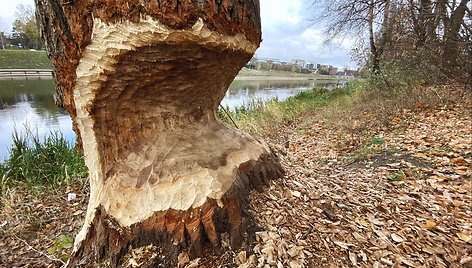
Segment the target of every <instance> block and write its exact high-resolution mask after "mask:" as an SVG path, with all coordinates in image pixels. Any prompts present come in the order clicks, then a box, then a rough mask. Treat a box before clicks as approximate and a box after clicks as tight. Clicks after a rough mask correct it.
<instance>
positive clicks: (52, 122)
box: [0, 79, 337, 161]
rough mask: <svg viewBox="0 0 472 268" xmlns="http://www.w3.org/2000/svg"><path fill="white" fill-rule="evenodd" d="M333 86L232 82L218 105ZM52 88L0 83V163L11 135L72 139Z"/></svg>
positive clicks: (28, 82) (37, 82) (49, 83)
mask: <svg viewBox="0 0 472 268" xmlns="http://www.w3.org/2000/svg"><path fill="white" fill-rule="evenodd" d="M336 85H337V82H332V81H331V82H330V81H316V80H243V79H238V80H235V81H234V82H233V83H232V84H231V86H230V88H229V90H228V92H227V93H226V96H225V98H224V99H223V101H222V103H221V104H222V105H223V106H224V107H229V108H230V109H232V108H234V107H237V106H241V105H244V103H247V102H248V101H250V99H254V98H256V99H262V100H269V99H273V98H278V99H279V100H285V99H286V98H288V97H289V96H293V95H295V94H297V93H299V92H301V91H304V90H309V89H311V88H313V87H324V88H333V87H335V86H336ZM53 92H54V85H53V81H52V80H50V79H46V80H44V79H42V80H39V79H30V80H0V161H2V160H3V159H4V158H5V157H6V156H7V155H8V150H9V148H10V146H11V144H12V134H13V132H14V131H15V130H16V131H17V132H18V133H20V134H21V133H25V132H26V130H28V131H31V132H33V134H34V135H38V136H39V137H40V138H41V139H42V138H43V137H44V136H45V135H47V134H49V133H51V132H55V131H60V132H61V133H62V134H63V135H64V137H66V138H67V139H68V140H70V141H71V142H73V141H74V139H75V135H74V132H73V131H72V126H71V120H70V117H69V116H68V115H67V113H66V112H65V111H64V110H62V109H60V108H58V107H56V105H55V104H54V100H53Z"/></svg>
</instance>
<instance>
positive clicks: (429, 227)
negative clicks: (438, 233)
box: [426, 221, 437, 229]
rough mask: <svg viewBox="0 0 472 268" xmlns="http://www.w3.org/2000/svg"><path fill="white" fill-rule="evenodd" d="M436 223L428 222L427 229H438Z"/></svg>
mask: <svg viewBox="0 0 472 268" xmlns="http://www.w3.org/2000/svg"><path fill="white" fill-rule="evenodd" d="M436 225H437V224H436V223H435V222H434V221H426V228H428V229H432V228H434V227H436Z"/></svg>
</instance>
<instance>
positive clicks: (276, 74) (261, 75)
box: [235, 68, 352, 81]
mask: <svg viewBox="0 0 472 268" xmlns="http://www.w3.org/2000/svg"><path fill="white" fill-rule="evenodd" d="M350 79H352V77H346V76H335V75H319V74H311V73H309V74H303V73H295V72H284V71H273V70H270V71H264V70H254V69H248V68H242V69H241V71H239V73H238V75H237V76H236V79H235V80H322V81H332V80H350Z"/></svg>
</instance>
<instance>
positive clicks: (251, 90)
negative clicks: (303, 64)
mask: <svg viewBox="0 0 472 268" xmlns="http://www.w3.org/2000/svg"><path fill="white" fill-rule="evenodd" d="M343 84H345V82H344V81H339V82H338V81H314V80H280V81H279V80H235V81H233V83H232V84H231V86H230V87H229V90H228V92H226V96H225V98H224V99H223V101H222V102H221V105H223V107H229V108H230V109H232V108H235V107H239V106H242V105H244V104H245V103H247V102H248V101H250V100H251V99H262V100H270V99H273V98H277V99H279V100H280V101H283V100H285V99H287V98H288V97H290V96H293V95H296V94H297V93H299V92H302V91H305V90H309V89H312V88H314V87H321V88H326V89H332V88H334V87H337V86H341V85H343Z"/></svg>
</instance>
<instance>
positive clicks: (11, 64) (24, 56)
mask: <svg viewBox="0 0 472 268" xmlns="http://www.w3.org/2000/svg"><path fill="white" fill-rule="evenodd" d="M0 69H8V70H10V69H30V70H37V69H43V70H44V69H49V70H52V65H51V62H50V60H49V59H48V57H47V54H46V52H45V51H34V50H0ZM19 75H20V76H21V73H19ZM25 76H26V75H25ZM9 77H10V76H9ZM14 77H17V76H14ZM338 79H339V78H338V77H336V76H332V75H318V74H301V73H294V72H284V71H263V70H252V69H248V68H243V69H241V71H240V72H239V74H238V76H237V77H236V80H338ZM342 79H343V80H346V77H343V78H342Z"/></svg>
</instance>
